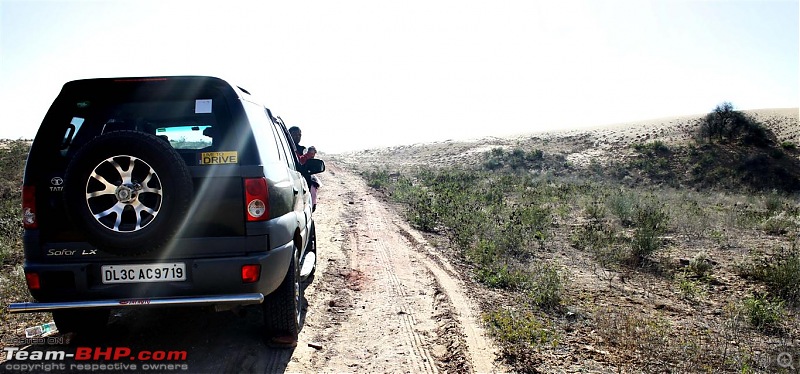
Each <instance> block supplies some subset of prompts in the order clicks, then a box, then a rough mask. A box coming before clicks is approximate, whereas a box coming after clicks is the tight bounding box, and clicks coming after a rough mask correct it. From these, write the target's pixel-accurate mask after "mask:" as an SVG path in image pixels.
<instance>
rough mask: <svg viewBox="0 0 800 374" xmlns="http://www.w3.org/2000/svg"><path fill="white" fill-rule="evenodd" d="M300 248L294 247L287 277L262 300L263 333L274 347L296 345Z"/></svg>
mask: <svg viewBox="0 0 800 374" xmlns="http://www.w3.org/2000/svg"><path fill="white" fill-rule="evenodd" d="M299 256H300V251H299V250H298V249H297V247H296V246H295V247H293V255H292V262H291V263H290V264H289V270H288V271H287V273H286V277H285V278H284V279H283V282H281V285H280V286H278V289H277V290H275V291H274V292H272V293H271V294H269V295H267V296H266V297H265V298H264V304H262V308H263V313H264V336H265V338H266V339H267V343H268V344H269V345H271V346H273V347H280V348H289V347H296V346H297V337H298V335H299V334H300V310H301V307H302V304H301V300H302V289H301V287H300V269H299V266H298V265H299V263H300V258H299Z"/></svg>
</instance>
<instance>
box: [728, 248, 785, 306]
mask: <svg viewBox="0 0 800 374" xmlns="http://www.w3.org/2000/svg"><path fill="white" fill-rule="evenodd" d="M739 273H740V274H741V275H742V276H745V277H748V278H753V279H755V280H759V281H762V282H764V284H765V285H766V286H767V289H768V290H769V291H770V293H771V294H773V295H776V296H778V297H780V298H782V299H783V300H785V301H787V302H789V303H791V304H795V305H796V304H797V303H798V302H800V276H798V275H800V249H798V248H797V247H796V245H793V246H792V247H791V248H790V249H781V250H780V251H778V252H777V253H774V254H771V255H762V256H761V257H758V258H755V259H753V260H752V261H750V262H749V263H746V264H744V265H740V267H739Z"/></svg>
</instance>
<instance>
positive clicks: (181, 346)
mask: <svg viewBox="0 0 800 374" xmlns="http://www.w3.org/2000/svg"><path fill="white" fill-rule="evenodd" d="M322 179H323V188H322V190H321V192H320V199H319V209H318V210H317V213H315V217H316V222H317V238H318V241H317V247H318V253H319V260H318V267H317V272H316V275H315V279H313V281H312V282H310V283H309V284H307V286H306V288H305V298H306V300H307V304H308V306H307V308H306V310H305V313H304V315H303V328H302V331H301V334H300V341H299V344H298V346H297V347H296V348H295V349H271V348H268V347H267V346H266V345H265V344H264V341H263V339H262V338H261V336H260V328H261V322H260V321H261V318H262V317H261V311H260V310H259V308H253V307H248V308H244V309H242V310H240V311H238V314H236V313H230V312H219V313H215V312H212V311H208V310H204V309H197V308H181V309H150V310H136V311H124V312H123V311H115V312H114V313H113V314H112V318H111V321H110V324H109V328H108V331H107V333H106V335H105V336H103V337H102V338H96V339H92V340H85V338H84V339H81V338H80V337H76V339H73V341H70V342H66V341H64V342H63V343H66V347H65V346H64V345H52V344H50V345H39V346H36V345H34V346H32V347H29V348H27V349H28V350H64V351H66V352H68V353H70V352H75V350H76V347H126V348H129V349H131V350H132V351H133V352H137V351H141V350H149V351H156V350H165V351H174V350H185V351H186V352H187V357H188V360H187V361H186V365H187V366H186V367H185V368H188V371H190V372H237V373H238V372H259V373H274V372H320V371H322V372H415V373H416V372H420V373H437V372H497V371H507V370H506V369H505V368H504V367H501V366H498V365H500V364H499V363H496V362H495V351H496V350H495V348H494V347H492V346H491V343H490V342H489V340H488V339H487V338H486V337H485V336H484V331H483V329H482V327H481V325H480V314H479V313H478V312H476V311H477V307H476V306H475V305H474V304H473V302H472V301H471V300H470V298H469V297H468V296H467V293H466V292H465V289H464V287H465V286H464V284H463V283H462V282H461V281H460V279H459V274H458V273H456V272H455V271H454V269H453V268H452V267H450V266H449V265H447V262H446V261H444V260H443V259H442V258H440V257H439V256H438V255H437V254H436V252H435V250H433V249H431V248H430V247H429V246H427V245H426V244H425V241H424V239H423V238H422V237H421V236H420V235H419V234H418V233H416V232H415V231H414V230H412V229H411V228H409V227H408V226H407V225H406V224H405V223H404V221H403V220H402V219H401V218H400V217H398V216H397V215H396V214H395V213H393V212H392V211H391V210H390V209H389V208H387V206H386V205H385V204H384V203H382V202H381V201H379V199H378V198H377V197H376V196H373V195H372V192H371V190H370V189H369V188H368V187H367V186H366V185H365V184H364V182H363V181H362V180H361V179H360V178H359V177H357V176H356V175H354V174H352V173H350V172H347V171H345V170H343V169H342V168H340V167H338V166H337V165H336V163H335V162H329V163H328V171H327V172H326V173H325V174H323V175H322ZM83 363H86V362H83ZM139 364H140V365H141V364H142V363H141V362H139ZM140 369H141V366H140ZM178 371H181V370H178ZM163 372H172V373H174V372H176V371H175V370H171V369H166V370H163Z"/></svg>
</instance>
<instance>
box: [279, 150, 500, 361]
mask: <svg viewBox="0 0 800 374" xmlns="http://www.w3.org/2000/svg"><path fill="white" fill-rule="evenodd" d="M324 178H325V179H324V186H323V190H322V194H321V198H320V207H321V208H320V209H319V211H318V213H319V214H318V216H317V220H318V221H317V222H318V229H317V230H318V231H317V232H318V238H319V239H318V248H320V263H319V264H318V269H317V271H318V272H319V273H321V274H323V275H322V277H321V278H319V279H317V280H315V281H314V282H313V283H312V284H311V285H310V286H309V287H308V288H307V290H306V297H307V299H308V300H309V308H308V314H307V315H306V320H305V326H304V328H303V331H302V334H301V335H300V340H301V344H300V345H299V346H298V348H297V349H296V350H295V352H294V354H293V356H292V359H291V361H290V362H289V364H288V368H287V369H288V371H290V372H293V371H301V372H307V371H315V370H319V369H325V370H331V371H337V372H338V371H358V372H363V371H370V372H389V371H392V372H396V371H411V372H426V373H435V372H440V371H447V370H458V371H462V372H463V371H469V370H472V371H476V372H490V371H497V370H501V369H500V368H498V367H496V366H495V363H494V349H493V347H491V346H490V345H489V343H488V340H487V339H486V338H485V337H484V332H483V329H482V328H481V326H480V324H479V316H478V314H477V313H476V312H475V311H476V310H477V309H476V307H475V306H474V305H473V304H472V302H471V301H470V300H469V298H468V297H467V296H466V293H465V291H464V289H463V285H462V283H461V282H460V281H459V280H458V277H457V274H456V273H455V272H454V271H453V269H452V268H451V267H449V266H447V265H446V262H444V261H442V259H441V258H440V257H438V256H437V255H436V253H435V251H433V250H432V249H430V248H429V247H428V246H426V245H425V244H424V243H425V242H424V239H422V237H420V236H419V235H418V234H417V233H415V232H414V231H413V230H412V229H410V228H409V227H408V226H407V225H406V224H405V223H404V222H403V220H402V219H401V218H400V217H398V216H397V215H396V214H394V213H393V212H392V211H390V210H389V209H387V207H386V206H385V205H384V204H382V203H381V202H380V201H379V200H378V199H377V198H376V197H375V196H373V195H372V193H371V191H370V190H369V189H368V188H367V187H366V186H365V185H364V182H363V181H362V180H361V179H360V178H358V177H356V176H354V175H353V174H351V173H349V172H346V171H344V170H342V169H341V168H339V167H337V166H336V165H335V164H333V163H330V164H329V168H328V171H327V173H326V175H324ZM307 342H311V343H320V344H321V345H322V347H323V348H322V350H316V349H314V348H312V347H309V346H308V344H307Z"/></svg>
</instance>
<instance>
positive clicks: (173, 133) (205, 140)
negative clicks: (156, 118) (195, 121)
mask: <svg viewBox="0 0 800 374" xmlns="http://www.w3.org/2000/svg"><path fill="white" fill-rule="evenodd" d="M213 129H214V127H213V126H210V125H205V126H174V127H160V128H157V129H156V136H158V137H159V138H162V139H164V140H166V141H168V142H169V144H170V145H172V148H175V149H203V148H206V147H211V140H212V135H211V132H212V131H213Z"/></svg>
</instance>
